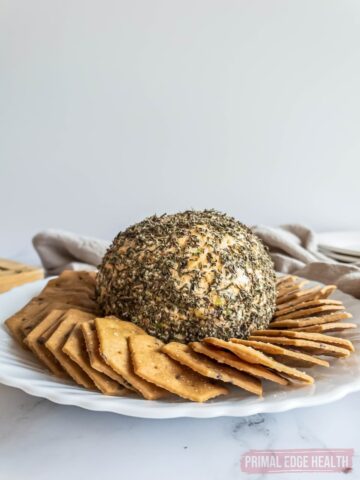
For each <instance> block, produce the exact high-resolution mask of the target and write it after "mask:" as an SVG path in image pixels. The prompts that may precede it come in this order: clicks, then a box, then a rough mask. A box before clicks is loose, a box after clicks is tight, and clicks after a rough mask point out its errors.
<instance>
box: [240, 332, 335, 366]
mask: <svg viewBox="0 0 360 480" xmlns="http://www.w3.org/2000/svg"><path fill="white" fill-rule="evenodd" d="M231 342H234V343H240V344H241V345H246V346H247V347H252V348H254V349H255V350H260V351H261V352H263V353H266V354H267V355H270V356H271V357H275V359H276V360H278V361H280V362H283V363H285V364H286V365H291V366H294V367H295V366H296V367H313V366H316V365H318V366H322V367H329V362H327V361H326V360H323V359H321V358H318V357H314V356H313V355H307V354H306V353H301V352H297V351H295V350H290V349H288V348H284V347H281V346H279V345H274V344H272V343H264V342H258V341H255V340H240V339H239V338H232V339H231Z"/></svg>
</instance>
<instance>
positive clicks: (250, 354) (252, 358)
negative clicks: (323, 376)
mask: <svg viewBox="0 0 360 480" xmlns="http://www.w3.org/2000/svg"><path fill="white" fill-rule="evenodd" d="M250 339H251V337H250ZM204 341H205V342H206V343H210V345H214V346H216V347H220V348H225V349H227V350H230V351H231V352H233V353H235V355H237V356H238V357H239V358H241V359H242V360H245V361H247V362H250V363H256V364H260V365H264V366H266V367H268V368H271V369H272V370H276V371H277V372H281V373H282V374H283V375H286V376H287V377H289V378H291V379H292V380H296V381H298V382H304V383H314V379H313V377H311V376H310V375H308V374H307V373H305V372H301V371H300V370H297V369H295V368H292V367H288V366H287V365H284V364H282V363H280V362H277V361H275V360H274V359H273V358H271V357H269V356H267V355H264V354H263V353H262V352H259V351H257V350H255V349H254V348H252V347H246V346H245V345H240V344H237V343H233V342H225V341H224V340H220V339H218V338H205V339H204ZM259 341H261V339H260V338H259Z"/></svg>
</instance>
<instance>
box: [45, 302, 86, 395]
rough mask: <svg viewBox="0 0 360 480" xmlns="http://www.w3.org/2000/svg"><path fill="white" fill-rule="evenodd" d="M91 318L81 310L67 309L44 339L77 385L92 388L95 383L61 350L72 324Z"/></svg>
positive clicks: (72, 326)
mask: <svg viewBox="0 0 360 480" xmlns="http://www.w3.org/2000/svg"><path fill="white" fill-rule="evenodd" d="M92 318H94V316H93V315H91V314H90V313H86V312H82V311H81V310H75V309H71V310H69V311H67V312H66V313H65V314H64V318H63V320H62V321H61V322H60V324H59V325H58V326H57V328H56V330H55V331H54V332H53V333H52V335H51V336H50V337H49V338H48V340H47V341H46V343H45V346H46V348H48V349H49V350H50V352H51V353H52V354H53V355H54V357H55V358H56V359H57V361H58V362H59V363H60V365H61V366H62V367H63V368H64V370H66V372H67V373H68V374H69V375H70V377H71V378H72V379H73V380H75V382H76V383H77V384H78V385H81V386H83V387H85V388H88V389H91V390H94V389H95V384H94V382H93V381H92V380H91V379H90V377H89V376H88V375H87V374H86V373H85V372H84V370H83V369H82V368H81V367H79V365H78V364H77V363H76V362H74V361H73V360H71V358H69V356H68V355H66V353H64V352H63V351H62V348H63V346H64V344H65V342H66V340H67V339H68V337H69V335H70V333H71V331H72V329H73V328H74V326H75V325H76V324H78V323H81V322H86V321H88V320H91V319H92Z"/></svg>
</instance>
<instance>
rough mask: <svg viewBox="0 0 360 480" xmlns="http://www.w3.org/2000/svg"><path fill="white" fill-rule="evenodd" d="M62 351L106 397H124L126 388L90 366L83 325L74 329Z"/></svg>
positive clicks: (78, 325)
mask: <svg viewBox="0 0 360 480" xmlns="http://www.w3.org/2000/svg"><path fill="white" fill-rule="evenodd" d="M62 351H63V352H64V353H66V355H68V356H69V357H70V358H71V360H72V361H73V362H75V363H77V364H78V365H79V367H80V368H82V369H83V370H84V372H85V373H86V375H88V376H89V377H90V378H91V380H92V381H93V382H94V384H95V386H96V387H97V388H98V389H99V390H100V392H101V393H103V394H104V395H118V396H121V395H124V394H126V393H127V390H126V388H124V386H123V385H120V384H119V383H118V382H115V381H114V380H112V379H111V378H110V377H108V376H107V375H104V374H103V373H100V372H98V371H97V370H94V369H93V368H92V366H91V365H90V361H89V357H88V354H87V351H86V346H85V340H84V336H83V334H82V330H81V324H79V323H78V324H77V325H75V326H74V328H73V329H72V331H71V333H70V336H69V338H68V339H67V340H66V342H65V344H64V346H63V347H62Z"/></svg>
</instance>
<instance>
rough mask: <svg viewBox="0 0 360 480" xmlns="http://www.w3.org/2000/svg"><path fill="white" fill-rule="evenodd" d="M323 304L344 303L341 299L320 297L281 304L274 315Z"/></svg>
mask: <svg viewBox="0 0 360 480" xmlns="http://www.w3.org/2000/svg"><path fill="white" fill-rule="evenodd" d="M323 305H337V306H342V305H343V303H342V302H340V300H332V299H329V298H320V299H319V300H308V301H306V302H299V303H297V304H295V305H289V306H287V307H284V306H283V305H279V306H278V307H277V308H276V311H275V314H274V317H275V318H276V317H280V316H281V315H285V314H287V313H291V312H296V311H297V310H304V309H305V308H313V307H322V306H323Z"/></svg>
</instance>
